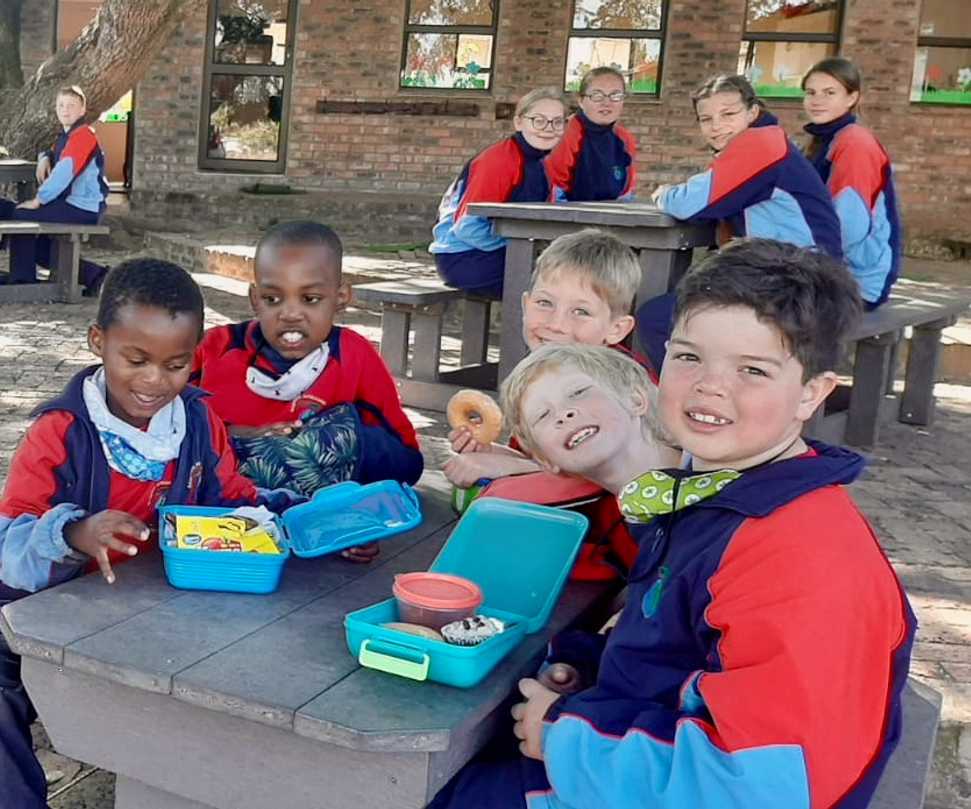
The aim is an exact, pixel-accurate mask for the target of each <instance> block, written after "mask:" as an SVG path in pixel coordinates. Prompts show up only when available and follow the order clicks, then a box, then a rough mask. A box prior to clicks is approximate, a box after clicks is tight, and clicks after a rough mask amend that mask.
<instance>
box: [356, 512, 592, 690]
mask: <svg viewBox="0 0 971 809" xmlns="http://www.w3.org/2000/svg"><path fill="white" fill-rule="evenodd" d="M587 522H588V521H587V518H586V517H584V516H583V515H582V514H578V513H577V512H574V511H565V510H563V509H557V508H550V507H548V506H536V505H533V504H531V503H518V502H513V501H511V500H501V499H499V498H491V497H490V498H483V499H480V500H475V501H474V502H473V503H472V505H471V506H470V507H469V509H468V510H467V511H466V512H465V514H464V515H463V517H462V519H461V521H460V522H459V524H458V525H457V526H456V528H455V530H454V531H453V532H452V535H451V536H450V537H449V539H448V541H447V542H446V543H445V545H444V546H443V547H442V550H441V551H440V552H439V554H438V556H437V557H436V558H435V561H434V562H432V564H431V566H430V567H429V570H431V571H434V572H435V573H451V574H453V575H456V576H463V577H465V578H467V579H471V580H472V581H474V582H475V583H476V584H478V585H479V587H481V588H482V593H483V595H484V597H485V600H484V602H483V605H482V607H481V608H480V609H479V612H480V613H481V614H483V615H488V616H492V617H495V618H499V619H501V620H502V621H503V622H504V623H505V624H506V629H505V631H503V632H501V633H499V634H497V635H495V636H493V637H492V638H490V639H489V640H487V641H485V642H484V643H480V644H479V645H478V646H456V645H453V644H450V643H445V642H444V641H437V640H430V639H427V638H422V637H418V636H415V635H409V634H406V633H404V632H399V631H397V630H394V629H388V628H387V627H383V626H381V625H382V624H384V623H388V622H391V621H397V620H398V607H397V602H396V601H395V599H394V598H389V599H387V600H385V601H382V602H380V603H379V604H373V605H371V606H370V607H365V608H364V609H361V610H357V611H355V612H351V613H348V614H347V616H345V618H344V628H345V630H346V634H347V646H348V648H349V649H350V650H351V654H353V655H354V656H355V657H356V658H357V659H358V662H360V664H361V665H362V666H365V667H367V668H372V669H378V670H379V671H385V672H388V673H390V674H397V675H398V676H401V677H409V678H411V679H414V680H433V681H434V682H437V683H444V684H445V685H452V686H457V687H459V688H469V687H471V686H474V685H476V684H477V683H479V682H480V681H481V680H482V679H483V678H484V677H485V676H486V675H487V674H488V673H489V672H490V671H492V669H494V668H495V667H496V665H497V664H498V663H499V662H500V661H501V660H502V659H503V658H504V657H505V656H506V655H507V654H509V652H511V651H512V650H513V649H514V648H516V646H518V645H519V644H520V642H522V640H523V639H524V638H525V637H526V635H528V634H532V633H533V632H538V631H539V630H541V629H543V627H545V626H546V624H547V623H548V622H549V619H550V615H551V614H552V613H553V608H554V607H555V606H556V602H557V601H558V600H559V597H560V593H561V591H562V590H563V586H564V584H565V583H566V580H567V577H568V576H569V574H570V570H571V568H572V567H573V562H574V560H575V559H576V556H577V553H578V552H579V550H580V544H581V542H582V541H583V536H584V534H585V533H586V531H587Z"/></svg>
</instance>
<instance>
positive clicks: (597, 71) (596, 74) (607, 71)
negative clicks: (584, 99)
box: [577, 66, 627, 96]
mask: <svg viewBox="0 0 971 809" xmlns="http://www.w3.org/2000/svg"><path fill="white" fill-rule="evenodd" d="M601 76H614V77H615V78H618V79H620V84H621V86H622V87H623V88H624V91H625V92H626V90H627V79H626V78H624V74H623V73H621V72H620V71H619V70H618V69H617V68H615V67H607V66H604V67H595V68H593V70H588V71H587V72H586V73H584V74H583V78H582V79H580V87H579V89H578V90H577V95H578V96H585V95H586V94H587V90H588V89H589V88H590V85H591V84H592V83H593V80H594V79H599V78H600V77H601Z"/></svg>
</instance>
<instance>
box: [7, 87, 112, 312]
mask: <svg viewBox="0 0 971 809" xmlns="http://www.w3.org/2000/svg"><path fill="white" fill-rule="evenodd" d="M55 108H56V112H57V120H58V121H59V122H60V124H61V126H62V127H63V129H64V132H63V133H62V134H61V136H60V137H59V138H58V139H57V142H56V143H55V144H54V148H53V149H52V150H51V151H49V152H42V153H41V154H40V155H39V156H38V158H37V180H38V182H39V183H41V186H40V188H38V189H37V196H36V197H34V198H33V199H31V200H28V201H27V202H22V203H20V205H16V206H15V205H14V203H13V202H11V201H9V200H5V199H0V219H13V220H14V221H19V222H61V223H65V224H78V225H96V224H98V222H99V221H100V220H101V215H102V214H103V213H104V210H105V204H106V200H107V199H108V184H107V182H105V169H104V162H105V161H104V155H103V154H102V152H101V146H100V145H99V144H98V138H97V136H96V135H95V133H94V129H92V128H91V127H90V126H88V125H87V124H85V123H84V114H85V112H86V109H87V102H86V100H85V96H84V92H83V91H82V90H81V88H80V87H77V86H71V87H62V88H61V89H60V90H58V91H57V100H56V107H55ZM52 166H53V168H52ZM50 253H51V240H50V238H49V237H47V236H39V237H37V236H13V237H11V241H10V276H9V279H8V280H9V283H13V284H26V283H31V282H33V281H34V280H36V274H37V271H36V265H37V264H40V265H41V266H42V267H48V268H49V267H50V266H51V254H50ZM106 272H107V268H106V267H102V266H101V265H100V264H95V263H93V262H91V261H85V260H83V259H82V260H81V269H80V273H81V275H80V278H81V282H82V284H83V285H84V289H83V290H82V294H84V295H85V296H88V297H96V296H97V294H98V289H99V288H100V286H101V282H102V281H103V280H104V276H105V273H106Z"/></svg>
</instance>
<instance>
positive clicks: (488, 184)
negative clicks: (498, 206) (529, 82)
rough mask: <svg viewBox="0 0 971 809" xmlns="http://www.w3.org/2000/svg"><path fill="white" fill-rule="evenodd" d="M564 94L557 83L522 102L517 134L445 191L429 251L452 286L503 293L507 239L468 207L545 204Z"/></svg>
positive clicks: (518, 108)
mask: <svg viewBox="0 0 971 809" xmlns="http://www.w3.org/2000/svg"><path fill="white" fill-rule="evenodd" d="M565 116H566V107H565V106H564V104H563V94H562V93H560V91H559V90H557V89H556V88H555V87H540V88H538V89H536V90H532V91H530V92H528V93H526V95H524V96H523V97H522V98H521V99H519V103H518V104H516V114H515V115H514V117H513V124H514V125H515V127H516V132H515V134H514V135H512V137H509V138H506V139H505V140H501V141H499V143H495V144H493V145H492V146H490V147H489V148H487V149H486V150H485V151H482V152H480V153H479V154H478V155H476V156H475V157H473V158H472V159H471V160H470V161H469V162H468V163H466V164H465V167H464V168H463V169H462V172H461V174H459V176H458V177H457V178H456V179H455V180H454V182H453V183H452V184H451V185H450V186H449V187H448V189H447V190H446V191H445V195H444V196H443V197H442V202H441V205H439V208H438V223H437V224H436V225H435V227H434V229H433V230H432V236H433V239H434V240H433V241H432V243H431V245H429V247H428V251H429V252H430V253H432V254H433V255H434V256H435V266H436V267H437V268H438V274H439V275H440V276H441V277H442V280H443V281H444V282H445V283H446V284H448V285H449V286H453V287H458V288H459V289H465V290H468V291H469V292H472V293H475V294H476V295H483V296H486V297H492V298H497V299H498V298H501V297H502V279H503V274H504V272H505V263H506V240H505V239H503V238H502V237H500V236H497V235H496V233H495V231H494V230H493V227H492V222H490V221H489V220H488V219H484V218H483V217H481V216H470V215H469V214H468V213H467V212H466V211H467V209H468V206H469V205H470V204H472V203H473V202H543V201H545V200H547V199H549V196H550V185H549V181H548V180H547V177H546V171H545V169H544V168H543V158H545V157H546V156H547V155H548V154H549V153H550V150H551V149H552V148H553V147H554V146H556V144H557V143H558V142H559V140H560V138H561V137H563V127H564V126H565V125H566V117H565Z"/></svg>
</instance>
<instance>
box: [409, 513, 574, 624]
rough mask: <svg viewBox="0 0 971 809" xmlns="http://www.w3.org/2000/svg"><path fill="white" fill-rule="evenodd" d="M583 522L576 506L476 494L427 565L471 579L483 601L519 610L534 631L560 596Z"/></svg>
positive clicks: (518, 613)
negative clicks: (526, 501) (542, 504)
mask: <svg viewBox="0 0 971 809" xmlns="http://www.w3.org/2000/svg"><path fill="white" fill-rule="evenodd" d="M588 524H589V521H588V520H587V518H586V517H585V516H583V515H582V514H578V513H577V512H575V511H567V510H564V509H559V508H551V507H549V506H537V505H533V504H532V503H520V502H514V501H512V500H502V499H500V498H497V497H485V498H479V499H477V500H475V501H474V502H473V503H472V505H471V506H469V508H468V510H467V511H466V512H465V514H463V515H462V519H461V520H460V521H459V524H458V526H456V528H455V530H454V531H453V532H452V535H451V536H450V537H449V538H448V541H447V542H446V543H445V545H444V546H443V547H442V549H441V551H439V554H438V556H437V557H435V561H434V562H432V564H431V566H430V567H429V568H428V569H429V570H431V571H434V572H435V573H451V574H453V575H455V576H464V577H465V578H467V579H471V580H472V581H474V582H475V583H476V584H478V585H479V587H481V588H482V593H483V596H484V597H485V598H484V601H483V603H484V604H485V605H487V606H488V607H489V608H491V609H494V610H501V611H502V612H507V613H513V614H514V615H519V616H522V617H523V619H524V620H525V622H526V632H527V633H533V632H538V631H539V630H540V629H542V628H543V627H544V626H545V625H546V623H547V622H548V621H549V619H550V615H551V614H552V612H553V608H554V607H555V606H556V602H557V601H558V600H559V597H560V591H561V590H562V589H563V585H564V584H566V580H567V577H568V576H569V575H570V570H571V569H572V567H573V562H574V560H575V559H576V557H577V554H578V553H579V551H580V545H581V543H582V542H583V537H584V535H585V534H586V532H587V526H588Z"/></svg>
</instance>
